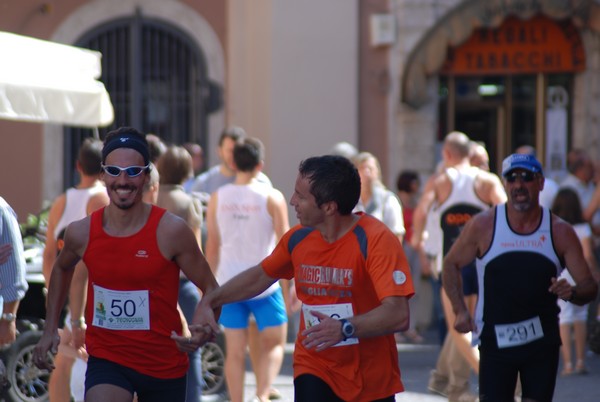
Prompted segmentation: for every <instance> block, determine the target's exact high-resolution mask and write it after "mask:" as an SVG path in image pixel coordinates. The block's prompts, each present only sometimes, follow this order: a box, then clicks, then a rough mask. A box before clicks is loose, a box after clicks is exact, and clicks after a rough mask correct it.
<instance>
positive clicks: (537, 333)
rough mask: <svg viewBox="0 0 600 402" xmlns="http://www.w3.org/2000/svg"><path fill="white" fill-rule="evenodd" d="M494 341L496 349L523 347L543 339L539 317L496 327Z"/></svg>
mask: <svg viewBox="0 0 600 402" xmlns="http://www.w3.org/2000/svg"><path fill="white" fill-rule="evenodd" d="M494 329H495V330H496V341H497V342H498V348H500V349H502V348H509V347H512V346H519V345H525V344H527V343H530V342H533V341H535V340H536V339H540V338H543V337H544V331H543V330H542V323H541V322H540V317H534V318H531V319H529V320H525V321H521V322H515V323H513V324H506V325H496V326H495V327H494Z"/></svg>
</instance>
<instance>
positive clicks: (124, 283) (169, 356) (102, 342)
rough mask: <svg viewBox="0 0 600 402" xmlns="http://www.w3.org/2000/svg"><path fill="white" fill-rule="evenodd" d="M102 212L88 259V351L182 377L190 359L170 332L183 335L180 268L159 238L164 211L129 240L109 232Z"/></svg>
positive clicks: (155, 211) (95, 218)
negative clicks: (179, 309)
mask: <svg viewBox="0 0 600 402" xmlns="http://www.w3.org/2000/svg"><path fill="white" fill-rule="evenodd" d="M103 212H104V209H100V210H98V211H96V212H94V213H92V215H91V223H90V238H89V242H88V246H87V249H86V251H85V253H84V256H83V261H84V262H85V265H86V266H87V268H88V272H89V281H88V303H87V306H86V314H85V316H86V321H87V323H88V328H87V331H86V338H85V341H86V346H87V351H88V353H89V354H90V355H91V356H95V357H98V358H101V359H106V360H110V361H112V362H115V363H117V364H121V365H123V366H125V367H129V368H132V369H134V370H136V371H138V372H140V373H142V374H145V375H149V376H152V377H157V378H164V379H168V378H179V377H182V376H184V375H185V374H186V372H187V369H188V365H189V364H188V357H187V354H186V353H182V352H180V351H179V350H178V349H177V345H176V343H175V341H174V340H172V339H171V331H176V332H177V333H181V330H182V326H181V325H182V324H181V318H180V316H179V313H178V312H177V296H178V292H179V267H178V266H177V264H175V263H174V262H173V261H168V260H166V259H165V257H164V256H163V255H162V254H161V252H160V250H159V248H158V241H157V238H156V229H157V227H158V224H159V222H160V219H161V218H162V216H163V214H164V213H165V210H164V209H162V208H158V207H155V206H153V207H152V211H151V212H150V216H149V217H148V221H147V222H146V225H145V226H144V227H143V228H142V229H141V230H140V231H139V232H137V233H135V234H134V235H131V236H127V237H113V236H110V235H108V234H107V233H106V232H105V231H104V229H103V228H102V215H103Z"/></svg>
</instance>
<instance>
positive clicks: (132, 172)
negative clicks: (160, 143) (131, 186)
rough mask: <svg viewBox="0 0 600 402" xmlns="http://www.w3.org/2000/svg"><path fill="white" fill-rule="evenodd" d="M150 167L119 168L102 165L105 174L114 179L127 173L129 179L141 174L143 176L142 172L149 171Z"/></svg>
mask: <svg viewBox="0 0 600 402" xmlns="http://www.w3.org/2000/svg"><path fill="white" fill-rule="evenodd" d="M149 166H150V165H146V166H127V167H124V168H122V167H119V166H115V165H102V170H104V172H105V173H106V174H107V175H109V176H112V177H118V176H119V175H120V174H121V172H125V173H127V176H129V177H137V176H139V175H140V174H142V172H143V171H144V170H147V169H148V168H149Z"/></svg>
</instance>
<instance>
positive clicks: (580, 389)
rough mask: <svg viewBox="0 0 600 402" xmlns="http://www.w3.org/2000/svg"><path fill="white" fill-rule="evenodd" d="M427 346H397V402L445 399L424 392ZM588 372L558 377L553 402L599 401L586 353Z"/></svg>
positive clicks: (287, 385) (599, 369)
mask: <svg viewBox="0 0 600 402" xmlns="http://www.w3.org/2000/svg"><path fill="white" fill-rule="evenodd" d="M426 338H427V340H428V341H427V342H426V343H425V344H423V345H411V344H400V345H398V349H399V352H400V353H399V354H400V369H401V371H402V379H403V382H404V387H405V388H406V392H403V393H401V394H398V395H396V401H398V402H412V401H415V402H440V401H447V399H445V398H442V397H440V396H436V395H433V394H431V393H429V392H428V391H427V381H428V378H429V371H430V370H431V369H432V368H433V367H434V366H435V362H436V359H437V354H438V351H439V346H438V345H437V344H435V343H434V341H433V340H434V339H435V334H433V333H431V334H429V333H428V334H426ZM292 348H293V345H292V344H288V345H287V347H286V357H285V361H284V367H283V368H282V371H281V374H280V375H279V377H277V380H276V383H275V387H276V388H277V389H279V390H280V391H281V393H282V394H283V400H282V402H291V401H293V400H294V392H293V385H292V366H291V361H292V360H291V353H292ZM586 364H587V366H588V369H589V374H587V375H573V376H570V377H560V376H559V378H558V381H557V387H556V392H555V393H554V401H555V402H572V401H577V402H597V401H599V400H600V385H599V384H600V355H595V354H592V353H589V354H588V356H587V359H586ZM476 382H477V379H476V377H475V376H473V391H474V392H476ZM254 387H255V383H254V375H253V374H252V373H251V372H247V373H246V391H245V400H250V399H251V397H252V395H253V394H254V390H255V388H254Z"/></svg>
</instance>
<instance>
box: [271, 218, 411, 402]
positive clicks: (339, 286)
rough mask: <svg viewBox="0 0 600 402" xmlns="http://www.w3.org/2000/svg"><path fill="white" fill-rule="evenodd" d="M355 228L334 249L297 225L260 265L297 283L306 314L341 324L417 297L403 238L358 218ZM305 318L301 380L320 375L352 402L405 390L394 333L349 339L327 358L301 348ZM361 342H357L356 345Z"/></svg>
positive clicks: (298, 353) (299, 353)
mask: <svg viewBox="0 0 600 402" xmlns="http://www.w3.org/2000/svg"><path fill="white" fill-rule="evenodd" d="M358 215H360V219H359V220H358V222H357V223H356V225H355V226H354V228H353V229H351V230H350V231H348V233H346V234H345V235H344V236H343V237H342V238H340V239H338V240H337V241H335V242H333V243H327V242H326V241H324V240H323V237H322V236H321V233H320V232H319V231H317V230H315V229H313V228H309V227H303V226H296V227H294V228H292V229H291V230H290V231H288V232H287V233H286V234H285V235H284V236H283V237H282V239H281V240H280V242H279V244H278V245H277V247H276V248H275V250H274V251H273V253H272V254H271V255H270V256H269V257H267V258H265V259H264V260H263V262H262V263H261V265H262V267H263V269H264V270H265V272H266V273H267V274H268V275H269V276H271V277H276V278H286V279H291V278H292V277H294V278H295V286H296V293H297V294H298V298H299V300H300V301H302V303H303V310H304V309H305V308H306V309H308V310H311V309H313V310H314V309H321V311H323V312H325V311H329V312H331V314H330V315H331V316H333V315H334V314H337V315H338V316H339V317H340V318H344V317H347V316H350V315H360V314H364V313H367V312H368V311H371V310H373V309H374V308H376V307H378V306H379V305H381V300H382V299H384V298H386V297H389V296H405V297H411V296H412V295H413V294H414V287H413V283H412V279H411V276H410V269H409V266H408V262H407V261H406V256H405V255H404V251H403V249H402V245H401V244H400V242H399V241H398V238H397V237H396V236H395V235H394V234H393V233H392V232H391V231H390V230H389V229H388V228H387V227H386V226H385V225H384V224H383V223H381V222H380V221H379V220H377V219H375V218H373V217H371V216H369V215H364V214H362V213H359V214H358ZM305 327H306V321H305V317H304V313H302V315H301V322H300V331H299V333H298V337H297V339H296V347H295V351H294V376H295V377H297V376H299V375H301V374H313V375H316V376H318V377H319V378H321V379H323V380H324V381H325V382H326V383H327V384H328V385H329V386H330V387H331V388H332V389H333V391H334V392H335V393H336V394H337V395H338V396H339V397H340V398H342V399H344V400H346V401H370V400H376V399H381V398H384V397H387V396H390V395H394V394H396V393H398V392H401V391H403V390H404V387H403V386H402V382H401V380H400V368H399V366H398V352H397V349H396V342H395V340H394V336H393V334H389V335H384V336H378V337H372V338H361V339H358V342H356V340H350V342H348V341H347V342H345V343H344V344H343V345H339V346H335V347H331V348H328V349H326V350H324V351H321V352H316V351H315V350H314V349H313V350H307V349H306V348H304V347H303V346H302V340H303V337H302V335H301V333H302V331H303V330H304V329H305ZM352 341H354V343H352Z"/></svg>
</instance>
